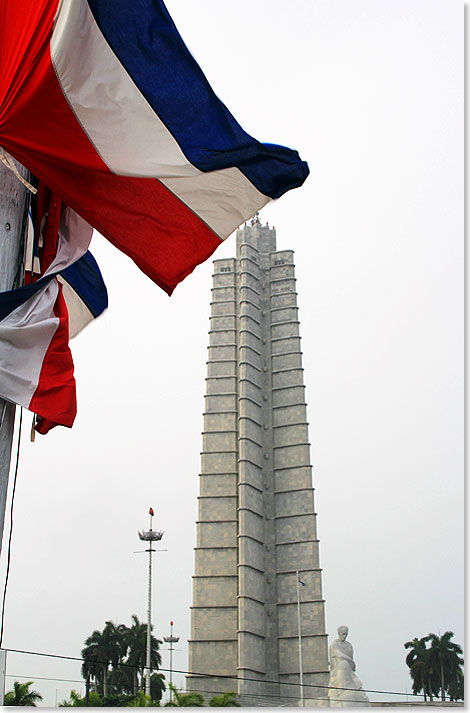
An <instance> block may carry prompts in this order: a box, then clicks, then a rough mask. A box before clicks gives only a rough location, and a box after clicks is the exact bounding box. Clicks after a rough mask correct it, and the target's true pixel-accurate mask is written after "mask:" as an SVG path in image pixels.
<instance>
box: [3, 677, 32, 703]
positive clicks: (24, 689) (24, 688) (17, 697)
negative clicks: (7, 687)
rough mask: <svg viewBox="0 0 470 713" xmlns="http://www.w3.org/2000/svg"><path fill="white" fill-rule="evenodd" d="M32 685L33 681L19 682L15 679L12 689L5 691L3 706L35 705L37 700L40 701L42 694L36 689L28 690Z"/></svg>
mask: <svg viewBox="0 0 470 713" xmlns="http://www.w3.org/2000/svg"><path fill="white" fill-rule="evenodd" d="M32 685H33V681H26V682H25V683H20V682H19V681H15V682H14V684H13V690H12V691H8V693H5V696H4V698H3V705H4V706H35V705H36V702H37V701H42V696H41V694H40V693H38V692H37V691H30V690H29V687H30V686H32Z"/></svg>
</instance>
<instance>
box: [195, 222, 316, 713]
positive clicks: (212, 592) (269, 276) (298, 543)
mask: <svg viewBox="0 0 470 713" xmlns="http://www.w3.org/2000/svg"><path fill="white" fill-rule="evenodd" d="M213 281H214V282H213V290H212V303H211V318H210V332H209V359H208V362H207V381H206V407H205V413H204V431H203V449H202V460H201V473H200V478H199V483H200V487H199V491H200V495H199V516H198V522H197V544H196V564H195V576H194V591H193V606H192V615H191V639H190V642H189V671H190V672H194V673H191V674H190V675H189V676H188V679H187V688H188V689H189V690H197V691H201V692H203V693H204V692H207V694H208V696H209V692H212V691H215V692H219V691H220V692H223V691H230V690H234V688H235V684H236V683H238V685H237V687H236V689H235V690H237V692H238V694H239V696H240V699H241V700H242V702H243V703H245V704H246V705H256V703H257V701H258V702H259V701H260V700H261V699H264V700H265V701H266V700H269V699H270V698H271V699H272V702H273V703H275V702H279V701H280V700H282V699H285V702H286V703H289V702H290V703H291V704H292V701H293V699H295V698H297V699H298V700H301V698H302V695H301V690H300V688H301V687H300V684H301V683H302V684H303V690H304V692H303V698H304V700H305V703H306V704H308V699H311V698H327V691H326V689H324V688H322V687H321V686H323V685H325V686H326V685H327V682H328V658H327V640H326V634H325V619H324V601H323V598H322V590H321V570H320V564H319V552H318V549H319V547H318V539H317V534H316V514H315V510H314V504H313V489H312V477H311V464H310V446H309V441H308V425H307V416H306V403H305V394H304V384H303V369H302V353H301V350H300V335H299V320H298V308H297V293H296V280H295V267H294V254H293V251H292V250H277V249H276V232H275V230H274V229H272V228H269V226H267V225H266V226H262V225H261V222H260V220H259V216H258V215H256V216H255V217H254V218H253V220H252V221H251V225H245V226H244V227H243V228H241V229H240V230H238V231H237V254H236V257H235V258H229V259H223V260H215V261H214V277H213ZM297 571H299V572H301V573H302V583H303V584H304V585H305V586H302V597H301V601H300V602H299V603H298V591H297V590H298V587H299V584H298V578H297V575H296V572H297ZM298 614H299V615H300V616H301V620H302V626H301V641H299V626H298ZM299 644H301V650H302V657H301V658H302V671H301V670H300V669H299ZM198 674H206V675H205V676H198ZM207 674H208V675H207ZM227 675H230V676H235V677H237V678H238V682H237V681H236V680H233V679H227V678H223V677H224V676H227ZM309 686H310V687H309ZM318 686H319V687H318Z"/></svg>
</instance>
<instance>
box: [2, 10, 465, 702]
mask: <svg viewBox="0 0 470 713" xmlns="http://www.w3.org/2000/svg"><path fill="white" fill-rule="evenodd" d="M167 6H168V9H169V11H170V13H171V14H172V16H173V19H174V20H175V22H176V25H177V26H178V28H179V29H180V32H181V34H182V35H183V38H184V39H185V40H186V42H187V44H188V46H189V48H190V50H191V51H192V52H193V54H194V55H195V57H196V59H197V60H198V62H199V64H200V65H201V67H202V68H203V70H204V71H205V73H206V75H207V77H208V79H209V81H210V82H211V84H212V86H213V88H214V89H215V91H216V93H217V94H218V95H219V96H220V98H221V99H222V100H223V101H224V102H225V103H226V104H227V106H228V107H229V109H230V110H231V111H232V112H233V114H234V115H235V117H236V118H237V119H238V121H239V122H240V123H241V124H242V126H243V127H244V128H245V129H246V130H247V131H248V132H250V133H251V134H252V135H254V136H255V137H256V138H257V139H259V140H261V141H265V142H270V143H281V144H285V145H287V146H290V147H292V148H296V149H297V150H298V151H299V153H300V155H301V156H302V158H303V159H305V160H307V161H308V162H309V165H310V170H311V175H310V177H309V178H308V179H307V182H306V184H305V185H304V187H302V188H301V189H299V190H296V191H291V192H290V193H289V194H288V195H286V196H284V197H283V198H281V199H280V200H279V201H278V202H277V203H276V204H274V205H271V206H268V207H267V208H266V209H265V210H264V211H262V213H261V220H262V222H263V223H264V222H266V221H268V222H269V224H270V225H271V226H272V225H275V227H276V229H277V236H278V248H279V249H284V248H287V249H293V250H294V251H295V262H296V276H297V288H298V292H299V298H298V299H299V307H300V320H301V335H302V349H303V359H304V363H303V366H304V369H305V372H304V376H305V383H306V393H307V402H308V414H309V421H310V440H311V443H312V462H313V465H314V486H315V489H316V490H315V497H316V509H317V512H318V528H319V537H320V554H321V564H322V567H323V588H324V596H325V598H326V617H327V631H328V634H329V635H330V640H331V638H336V629H337V627H338V626H339V625H340V624H347V625H348V626H349V627H350V636H349V638H350V641H351V642H352V644H353V646H354V650H355V657H356V662H357V667H358V675H359V677H360V678H361V679H362V681H363V684H364V687H365V688H369V689H379V690H387V691H405V690H406V689H408V691H409V690H410V679H409V675H408V669H407V667H406V665H405V663H404V658H405V654H406V652H405V649H404V647H403V643H404V642H405V641H407V640H409V639H412V638H413V637H414V636H424V635H426V634H428V633H429V632H435V633H439V632H440V633H443V632H444V631H446V630H449V629H450V630H452V631H454V632H455V640H456V641H457V642H459V643H460V644H463V639H464V631H463V573H462V568H463V554H462V550H463V477H462V476H463V64H464V62H463V59H464V58H463V6H462V4H461V3H457V2H455V1H453V0H452V1H451V0H445V1H444V0H440V1H437V0H395V2H393V3H392V2H389V0H354V2H352V1H351V0H289V2H287V0H283V1H282V2H281V1H280V0H250V1H248V0H238V2H237V3H228V2H220V0H200V2H198V3H194V2H192V0H167ZM137 239H138V235H136V240H137ZM92 252H93V253H94V255H95V257H96V258H97V260H98V262H99V264H100V267H101V269H102V272H103V275H104V277H105V281H106V283H107V285H108V289H109V296H110V307H109V310H108V312H107V313H106V314H105V315H104V316H103V317H102V318H100V319H99V320H96V322H95V323H94V324H93V325H91V326H90V327H88V328H87V329H86V330H85V332H83V333H82V335H80V336H79V337H77V339H76V340H74V342H73V343H72V350H73V355H74V360H75V365H76V377H77V385H78V402H79V411H78V416H77V420H76V424H75V426H74V427H73V429H72V430H71V431H69V430H67V429H60V428H58V429H55V431H53V432H51V433H50V434H49V435H47V436H45V437H38V438H37V439H36V442H35V443H34V444H31V443H29V441H28V436H29V429H30V424H31V418H30V415H29V414H28V413H26V415H25V423H26V427H25V431H24V436H25V437H24V442H23V446H22V452H21V460H20V468H19V476H18V485H17V491H16V498H15V509H14V532H13V549H12V564H11V572H10V581H9V588H8V597H7V609H6V625H5V635H4V642H3V643H4V646H5V647H7V648H13V649H24V650H30V651H42V652H47V653H59V654H62V655H66V656H67V655H68V656H78V655H79V653H80V649H81V648H82V645H83V641H84V639H85V638H86V637H87V636H88V635H89V634H90V633H91V632H92V630H93V629H95V628H100V629H101V628H102V627H103V626H104V623H105V620H106V619H113V620H114V621H117V622H122V623H126V624H129V623H130V617H131V615H132V614H133V613H135V614H137V615H138V616H139V617H140V618H141V619H145V617H146V584H147V559H146V556H145V555H142V554H134V551H135V550H139V549H142V547H141V545H140V542H139V540H138V538H137V530H138V529H139V528H143V527H146V526H147V524H148V516H147V511H148V507H149V506H150V505H152V506H153V507H154V509H155V511H156V518H155V524H156V526H159V527H161V528H162V529H164V530H165V536H164V539H163V542H162V545H161V546H162V548H166V549H167V550H168V551H166V552H162V553H160V554H158V555H156V557H155V559H156V563H155V564H156V576H155V589H154V599H153V606H154V614H155V618H154V621H155V623H156V633H157V635H158V636H159V637H161V636H162V635H165V634H168V633H169V622H170V619H173V620H174V622H175V634H177V635H179V636H180V637H181V645H180V646H179V650H178V651H176V652H175V654H174V659H173V660H174V666H175V668H177V669H181V670H186V669H187V665H188V659H187V644H186V640H187V639H188V638H189V635H190V628H189V626H190V623H189V622H190V618H189V607H190V605H191V587H192V582H191V577H192V574H193V567H194V553H193V547H194V545H195V521H196V518H197V495H198V473H199V469H200V456H199V453H200V450H201V430H202V412H203V408H204V404H203V401H204V399H203V397H204V388H205V383H204V378H205V369H206V366H205V362H206V359H207V349H206V347H207V344H208V335H207V332H208V328H209V309H210V308H209V301H210V288H211V283H212V278H211V274H212V263H211V261H208V262H207V263H206V264H205V265H203V266H201V267H199V268H197V269H196V270H195V272H194V273H193V274H192V275H191V276H189V277H188V278H187V279H186V280H185V282H184V283H183V284H182V285H181V286H179V287H178V288H177V289H176V291H175V293H174V295H173V296H172V297H171V298H168V297H167V295H166V294H164V293H163V292H162V291H161V290H159V288H157V287H156V286H155V285H153V284H152V283H151V282H150V281H149V280H148V279H147V278H146V277H145V276H144V275H142V274H141V273H140V272H139V271H138V270H137V268H136V267H135V266H134V265H133V264H132V263H131V262H130V261H129V260H128V259H127V258H126V257H124V256H123V255H121V254H119V253H118V252H117V251H116V250H115V249H114V248H113V247H112V246H110V245H109V244H108V243H106V241H104V240H103V239H102V238H100V237H99V236H97V237H96V238H95V239H94V241H93V243H92ZM234 252H235V240H234V237H233V236H232V237H231V238H229V239H228V240H227V241H226V243H225V244H224V245H222V246H221V247H220V248H219V250H218V252H217V254H216V255H215V257H217V258H221V257H230V256H233V255H234ZM8 524H9V520H8V519H7V523H6V532H7V533H8ZM5 551H6V547H5V544H4V551H3V553H2V562H3V568H2V569H1V571H0V574H1V575H2V577H3V573H4V568H5ZM0 581H2V582H3V578H2V579H1V580H0ZM163 667H168V654H167V653H166V652H164V660H163ZM7 670H8V673H9V674H11V675H13V676H15V677H19V676H20V675H21V676H26V677H27V678H26V679H21V680H34V681H35V686H34V688H35V689H36V690H39V691H40V692H41V693H42V694H43V695H44V704H45V705H49V706H51V705H54V703H55V700H56V699H58V700H59V701H61V700H62V699H63V698H66V697H68V693H69V691H70V689H71V688H79V684H74V683H66V682H60V681H57V682H56V681H50V682H47V681H42V680H39V678H38V677H40V676H43V677H51V678H57V679H80V674H79V670H80V666H79V664H78V663H76V664H75V663H68V662H64V661H59V660H54V659H46V658H39V657H33V656H24V655H20V654H10V655H9V659H8V669H7ZM175 679H176V682H177V683H178V684H182V683H183V677H182V676H178V675H176V676H175ZM13 680H14V678H8V679H7V687H11V686H12V682H13ZM81 690H82V691H83V687H82V688H81ZM376 698H377V699H381V698H385V699H390V698H392V697H391V696H384V697H381V696H376Z"/></svg>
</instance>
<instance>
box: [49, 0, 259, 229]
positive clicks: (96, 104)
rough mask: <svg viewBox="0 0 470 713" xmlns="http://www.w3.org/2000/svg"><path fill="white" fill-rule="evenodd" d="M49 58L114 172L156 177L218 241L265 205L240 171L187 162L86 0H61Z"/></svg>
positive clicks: (74, 109) (64, 90)
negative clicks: (207, 168) (201, 167)
mask: <svg viewBox="0 0 470 713" xmlns="http://www.w3.org/2000/svg"><path fill="white" fill-rule="evenodd" d="M51 58H52V63H53V66H54V69H55V72H56V74H57V78H58V81H59V83H60V86H61V88H62V90H63V92H64V94H65V96H66V98H67V101H68V102H69V104H70V106H71V108H72V110H73V112H74V114H75V116H76V117H77V119H78V121H79V123H80V124H81V126H82V128H83V130H84V131H85V133H86V135H87V136H88V138H89V139H90V141H91V142H92V144H93V146H94V147H95V150H96V151H97V152H98V154H99V155H100V157H101V159H102V160H103V161H104V162H105V164H106V165H107V166H108V168H109V169H110V171H111V172H112V173H115V174H117V175H123V176H124V175H125V176H143V177H145V176H147V177H154V178H158V179H159V180H160V181H161V183H163V185H165V186H166V187H167V188H168V189H169V190H170V191H171V192H172V193H173V194H174V195H175V196H177V197H178V198H180V200H181V201H183V203H185V205H187V206H188V207H189V208H190V209H191V210H192V211H193V212H194V213H196V215H198V216H199V217H200V218H201V219H202V220H203V221H204V222H205V223H206V224H207V225H208V226H209V227H210V228H211V229H212V230H213V231H214V232H215V233H216V234H217V235H218V236H219V237H220V238H221V239H225V238H226V237H228V236H229V235H230V234H231V233H232V232H233V231H234V230H235V228H237V227H238V226H239V225H240V224H241V223H242V222H243V221H244V220H245V217H246V215H253V213H255V212H256V211H257V210H260V209H261V208H262V207H263V206H265V205H266V203H268V202H269V201H270V200H271V199H270V198H268V197H266V196H265V195H264V194H263V193H261V192H260V191H259V190H258V189H257V188H255V186H253V184H252V183H251V182H250V181H249V180H248V179H247V178H246V177H245V176H244V175H243V173H242V172H241V171H240V170H239V169H238V168H227V169H222V170H219V171H213V172H211V173H204V172H202V171H199V169H197V168H196V167H195V166H193V165H192V164H191V163H190V162H189V161H188V159H187V158H186V156H185V155H184V153H183V152H182V150H181V148H180V146H179V144H178V143H177V141H176V140H175V139H174V137H173V136H172V134H171V133H170V132H169V131H168V129H167V128H166V126H165V125H164V124H163V122H162V121H161V120H160V118H159V116H158V115H157V114H156V113H155V112H154V110H153V108H152V107H151V106H150V104H149V103H148V102H147V100H146V99H145V97H144V96H143V95H142V94H141V92H140V90H139V89H138V88H137V86H136V85H135V84H134V82H133V80H132V79H131V77H130V76H129V75H128V73H127V72H126V70H125V69H124V67H123V66H122V64H121V63H120V61H119V60H118V58H117V57H116V55H115V54H114V52H113V51H112V50H111V48H110V47H109V45H108V43H107V41H106V39H105V37H104V36H103V34H102V32H101V30H100V29H99V27H98V26H97V24H96V21H95V19H94V17H93V14H92V13H91V10H90V8H89V6H88V3H87V2H86V0H63V2H62V5H61V7H60V10H59V13H58V16H57V17H56V24H55V27H54V32H53V35H52V39H51ZM224 201H226V202H225V205H224Z"/></svg>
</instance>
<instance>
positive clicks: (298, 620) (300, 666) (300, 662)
mask: <svg viewBox="0 0 470 713" xmlns="http://www.w3.org/2000/svg"><path fill="white" fill-rule="evenodd" d="M295 574H296V583H295V586H296V587H297V625H298V630H299V679H300V705H301V706H302V708H303V707H304V679H303V664H302V629H301V624H300V588H299V572H296V573H295Z"/></svg>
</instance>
